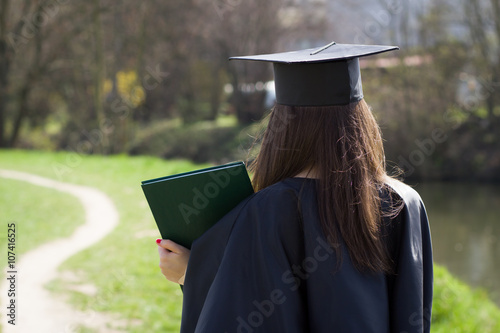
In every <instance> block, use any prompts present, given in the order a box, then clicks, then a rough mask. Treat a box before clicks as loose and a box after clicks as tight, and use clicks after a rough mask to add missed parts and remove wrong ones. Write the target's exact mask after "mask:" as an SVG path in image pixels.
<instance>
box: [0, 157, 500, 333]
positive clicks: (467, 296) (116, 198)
mask: <svg viewBox="0 0 500 333" xmlns="http://www.w3.org/2000/svg"><path fill="white" fill-rule="evenodd" d="M204 166H205V165H195V164H193V163H191V162H189V161H184V160H174V161H164V160H160V159H158V158H152V157H127V156H112V157H102V156H80V155H78V154H76V153H62V152H61V153H48V152H37V151H6V150H0V168H2V169H14V170H19V171H25V172H30V173H34V174H37V175H40V176H44V177H48V178H52V179H56V180H60V181H63V182H69V183H74V184H81V185H86V186H91V187H95V188H97V189H100V190H102V191H103V192H105V193H107V194H108V195H109V196H110V197H111V199H112V200H113V202H114V203H115V205H116V207H117V209H118V211H119V214H120V224H119V226H118V227H117V228H116V229H115V230H114V231H113V232H112V233H111V234H110V235H108V236H107V237H106V238H105V239H104V240H103V241H101V242H99V243H98V244H96V245H95V246H93V247H91V248H90V249H87V250H85V251H83V252H81V253H79V254H77V255H75V256H74V257H72V258H71V259H69V260H68V261H67V262H65V263H64V264H63V265H62V267H61V271H64V272H66V271H71V272H73V273H75V275H76V276H77V279H78V281H77V283H79V282H82V283H91V284H94V285H95V286H96V287H97V293H96V294H95V295H87V294H85V293H82V292H78V291H68V289H70V290H71V289H72V286H73V285H74V284H75V282H74V281H68V280H66V279H59V280H57V281H54V282H53V283H51V284H50V289H51V290H53V291H54V292H56V293H61V294H66V295H68V294H69V299H70V301H71V302H72V303H73V304H74V305H75V306H76V307H77V308H79V309H82V310H87V311H98V312H103V313H110V314H119V316H120V317H122V318H125V320H126V321H125V327H126V331H127V332H131V333H134V332H145V331H146V332H178V330H179V324H180V316H181V309H182V294H181V291H180V289H179V287H178V286H177V285H174V284H172V283H169V282H167V281H166V280H165V279H164V277H163V276H162V275H161V273H160V271H159V268H158V256H157V247H156V244H155V242H154V240H155V238H157V237H158V232H157V230H156V225H155V223H154V221H153V218H152V216H151V213H150V211H149V208H148V206H147V203H146V201H145V199H144V195H143V193H142V191H141V188H140V181H141V180H145V179H150V178H155V177H160V176H164V175H167V174H172V173H176V172H181V171H188V170H193V169H197V168H200V167H204ZM0 190H1V194H0V199H1V201H0V203H1V210H2V216H3V217H4V219H6V220H3V221H6V222H4V223H5V225H6V223H7V222H8V221H11V220H15V221H16V222H17V223H18V224H19V225H20V228H19V230H20V231H19V237H20V240H21V241H20V243H19V244H20V247H21V244H22V247H23V248H22V250H23V251H25V250H28V249H30V248H33V247H35V246H37V245H38V244H40V243H42V242H44V241H47V240H49V239H50V238H54V237H61V236H64V235H67V234H69V233H70V232H71V229H72V228H74V227H75V226H76V225H77V224H79V223H81V222H82V221H83V211H82V208H81V206H80V204H79V202H78V201H77V200H76V199H75V198H73V197H71V196H68V195H65V194H61V193H59V192H56V191H53V190H50V189H44V188H41V187H37V186H34V185H29V184H26V183H22V182H19V181H10V180H4V179H3V178H2V179H0ZM33 203H35V204H33ZM2 228H3V226H2ZM2 235H3V234H2ZM21 237H22V238H21ZM31 240H34V241H31ZM2 241H3V242H5V239H3V240H2ZM3 244H4V243H0V245H2V246H3ZM24 246H26V247H24ZM20 250H21V249H20ZM80 332H81V333H87V332H92V330H91V329H89V328H86V327H81V329H80ZM432 332H467V333H470V332H481V333H483V332H486V333H487V332H500V310H499V309H498V308H497V307H496V306H495V305H494V304H493V303H492V302H491V301H490V300H488V297H487V295H486V294H485V293H484V292H483V291H477V290H471V289H470V288H469V287H468V286H467V285H465V284H464V283H462V282H460V281H458V280H457V279H455V278H453V277H452V276H451V275H450V274H449V273H448V272H447V271H446V270H445V269H444V268H442V267H438V266H436V274H435V297H434V307H433V329H432Z"/></svg>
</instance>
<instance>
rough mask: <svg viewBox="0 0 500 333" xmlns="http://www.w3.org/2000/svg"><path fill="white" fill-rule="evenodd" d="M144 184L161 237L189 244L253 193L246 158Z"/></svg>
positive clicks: (189, 245)
mask: <svg viewBox="0 0 500 333" xmlns="http://www.w3.org/2000/svg"><path fill="white" fill-rule="evenodd" d="M141 186H142V190H143V191H144V195H145V196H146V199H147V201H148V204H149V207H150V208H151V211H152V213H153V216H154V219H155V221H156V224H157V225H158V229H159V230H160V234H161V237H162V238H163V239H171V240H173V241H174V242H176V243H178V244H180V245H182V246H184V247H187V248H191V244H192V243H193V241H194V240H195V239H196V238H198V237H200V236H201V235H202V234H203V233H204V232H205V231H206V230H208V229H209V228H210V227H211V226H213V225H214V224H215V223H216V222H217V221H219V220H220V219H221V218H222V217H223V216H224V215H226V214H227V213H228V212H229V211H230V210H232V209H233V208H234V207H236V206H237V205H238V204H239V203H240V202H241V201H243V200H244V199H245V198H247V197H248V196H249V195H251V194H252V193H254V190H253V187H252V184H251V182H250V178H249V177H248V173H247V170H246V168H245V164H244V163H243V162H234V163H230V164H224V165H219V166H215V167H210V168H206V169H201V170H196V171H190V172H185V173H180V174H176V175H171V176H166V177H162V178H156V179H151V180H145V181H143V182H142V185H141Z"/></svg>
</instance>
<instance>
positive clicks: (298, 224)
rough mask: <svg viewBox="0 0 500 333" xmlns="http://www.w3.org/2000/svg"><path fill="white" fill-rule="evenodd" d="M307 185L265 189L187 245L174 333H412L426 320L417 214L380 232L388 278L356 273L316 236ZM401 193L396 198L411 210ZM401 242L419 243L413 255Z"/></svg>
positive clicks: (310, 184)
mask: <svg viewBox="0 0 500 333" xmlns="http://www.w3.org/2000/svg"><path fill="white" fill-rule="evenodd" d="M316 183H317V180H314V179H307V178H288V179H285V180H283V181H281V182H279V183H276V184H274V185H272V186H269V187H267V188H266V189H264V190H262V191H260V192H258V193H256V194H255V195H254V196H252V197H251V198H249V199H248V200H246V201H245V202H243V203H242V204H240V206H238V207H237V208H235V210H233V211H232V212H231V213H230V214H228V215H227V216H226V217H225V218H224V219H223V220H221V221H220V222H219V223H218V224H217V225H216V226H215V227H214V228H213V229H211V230H209V231H208V232H207V233H206V234H204V235H203V236H202V237H201V238H200V239H199V240H197V241H196V242H195V243H194V244H193V252H192V257H191V258H190V265H189V268H188V271H187V274H186V284H185V287H184V308H183V321H182V329H181V331H182V332H225V331H227V332H307V331H312V332H330V331H331V330H332V329H335V330H336V331H339V332H389V331H391V328H392V330H394V331H397V332H400V331H408V332H412V331H415V330H412V328H417V326H415V320H418V318H427V314H426V313H425V312H424V311H429V309H430V306H431V299H430V298H429V297H428V296H429V295H431V294H432V281H431V280H429V276H423V272H428V268H429V265H431V267H430V269H431V272H432V262H430V263H429V262H424V259H423V254H424V253H425V252H426V251H430V238H429V237H428V235H429V233H428V230H427V229H426V228H427V220H426V216H425V211H423V210H421V209H420V208H418V207H405V208H404V209H403V210H402V211H401V213H400V215H398V217H397V218H395V219H392V220H391V221H386V224H384V230H385V231H384V233H385V235H384V238H385V241H386V242H387V244H391V245H390V246H392V247H393V248H392V249H391V251H390V252H391V255H392V256H397V257H395V258H393V259H394V261H395V270H396V274H397V276H398V279H397V280H396V279H394V277H393V276H391V275H386V274H384V273H362V272H360V271H359V270H357V269H356V268H355V266H354V265H353V264H352V262H351V260H350V257H349V253H348V251H347V249H346V248H345V245H344V244H343V242H342V240H341V239H340V241H339V242H338V243H337V244H333V247H332V246H331V245H330V244H329V242H328V240H327V239H326V238H325V236H324V233H323V232H322V229H321V224H320V219H319V215H318V207H317V200H316ZM406 192H407V193H406V194H405V196H406V197H408V198H403V199H407V200H408V201H409V202H411V203H412V205H415V204H418V203H419V202H420V199H419V197H418V195H417V194H416V193H415V192H412V191H406ZM410 211H411V213H410ZM408 214H418V215H420V216H412V217H411V219H410V217H409V216H408ZM410 221H421V224H419V225H409V224H408V223H410ZM399 224H401V225H399ZM407 239H415V240H417V239H418V240H420V241H421V244H423V245H422V246H421V247H420V250H419V251H418V253H415V250H416V249H415V248H411V247H412V244H413V243H410V242H407V241H406V240H407ZM395 244H397V245H399V246H400V247H398V248H396V246H394V245H395ZM413 245H414V244H413ZM335 246H338V247H340V249H341V251H340V253H342V256H343V257H342V263H341V266H340V267H338V266H337V263H338V262H337V258H336V253H337V252H336V251H335V249H334V247H335ZM408 247H410V248H408ZM207 253H209V254H208V255H207ZM422 265H425V266H426V267H425V270H424V269H423V266H422ZM426 274H427V273H426ZM395 281H397V282H396V283H395ZM402 281H404V283H402ZM429 288H430V290H429ZM424 296H425V297H424ZM402 298H404V303H399V301H400V300H401V299H402ZM424 308H427V310H424ZM428 319H430V316H429V317H428ZM421 324H422V323H420V325H421Z"/></svg>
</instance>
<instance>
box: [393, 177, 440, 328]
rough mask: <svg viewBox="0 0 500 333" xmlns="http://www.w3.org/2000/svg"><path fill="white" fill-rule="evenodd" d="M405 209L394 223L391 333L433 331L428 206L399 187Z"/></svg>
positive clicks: (401, 186)
mask: <svg viewBox="0 0 500 333" xmlns="http://www.w3.org/2000/svg"><path fill="white" fill-rule="evenodd" d="M396 190H397V192H398V194H399V195H400V196H401V198H402V199H403V201H404V208H403V209H402V211H401V212H400V214H399V216H398V218H396V219H395V221H394V223H397V224H398V225H397V226H396V227H395V230H396V231H397V232H396V233H397V234H396V235H395V236H396V241H395V242H396V251H395V255H394V257H393V258H394V260H395V275H394V276H393V277H391V279H390V281H391V283H390V286H389V293H390V295H389V296H390V298H389V302H390V321H391V332H398V333H399V332H407V333H416V332H419V333H421V332H430V324H431V309H432V294H433V261H432V245H431V235H430V229H429V223H428V220H427V214H426V211H425V207H424V204H423V203H422V201H421V199H420V196H419V195H418V194H417V192H415V191H414V190H413V189H412V188H410V187H408V186H406V185H404V184H400V185H398V186H397V188H396Z"/></svg>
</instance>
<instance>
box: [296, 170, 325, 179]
mask: <svg viewBox="0 0 500 333" xmlns="http://www.w3.org/2000/svg"><path fill="white" fill-rule="evenodd" d="M294 178H313V179H318V178H319V177H318V174H317V172H316V169H314V168H309V169H304V170H302V171H301V172H299V173H298V174H296V175H295V176H294Z"/></svg>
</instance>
